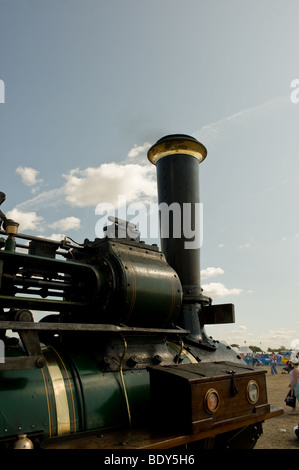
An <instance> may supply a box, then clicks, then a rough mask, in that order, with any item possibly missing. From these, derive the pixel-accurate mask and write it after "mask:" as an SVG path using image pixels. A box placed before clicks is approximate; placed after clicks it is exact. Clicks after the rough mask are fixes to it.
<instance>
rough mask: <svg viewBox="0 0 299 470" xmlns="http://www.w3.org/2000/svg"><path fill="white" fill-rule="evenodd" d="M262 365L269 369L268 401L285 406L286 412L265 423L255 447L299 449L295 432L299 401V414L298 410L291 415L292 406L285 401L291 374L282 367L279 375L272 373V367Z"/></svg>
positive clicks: (267, 376)
mask: <svg viewBox="0 0 299 470" xmlns="http://www.w3.org/2000/svg"><path fill="white" fill-rule="evenodd" d="M262 367H263V369H266V370H267V375H266V381H267V390H268V402H269V403H270V404H271V405H272V406H278V407H280V408H283V409H284V414H283V415H281V416H277V417H276V418H272V419H268V420H267V421H265V422H264V423H263V434H262V436H261V437H260V438H259V440H258V441H257V444H256V446H255V449H299V440H298V439H297V438H296V435H295V433H294V427H295V426H296V425H297V424H298V423H299V403H298V402H297V410H298V414H297V412H296V414H294V415H291V414H290V412H291V408H290V407H288V406H285V402H284V398H285V396H286V394H287V393H288V390H289V388H288V385H289V375H288V374H287V373H286V374H283V373H282V368H281V367H278V368H277V372H278V374H277V375H271V372H270V367H265V366H262Z"/></svg>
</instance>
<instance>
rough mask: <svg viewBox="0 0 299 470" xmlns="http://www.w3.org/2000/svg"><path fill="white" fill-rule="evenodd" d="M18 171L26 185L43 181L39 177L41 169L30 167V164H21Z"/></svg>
mask: <svg viewBox="0 0 299 470" xmlns="http://www.w3.org/2000/svg"><path fill="white" fill-rule="evenodd" d="M16 172H17V173H18V174H19V175H20V176H21V178H22V181H23V183H24V184H26V186H34V185H36V184H38V183H41V182H42V181H43V180H42V179H37V176H38V174H39V171H38V170H35V169H34V168H30V167H28V166H24V167H22V166H19V167H18V168H17V169H16Z"/></svg>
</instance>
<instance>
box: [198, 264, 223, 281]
mask: <svg viewBox="0 0 299 470" xmlns="http://www.w3.org/2000/svg"><path fill="white" fill-rule="evenodd" d="M223 273H224V271H223V269H222V268H215V267H212V266H211V267H208V268H206V269H202V270H201V272H200V275H201V279H208V278H209V277H213V276H217V275H218V274H223Z"/></svg>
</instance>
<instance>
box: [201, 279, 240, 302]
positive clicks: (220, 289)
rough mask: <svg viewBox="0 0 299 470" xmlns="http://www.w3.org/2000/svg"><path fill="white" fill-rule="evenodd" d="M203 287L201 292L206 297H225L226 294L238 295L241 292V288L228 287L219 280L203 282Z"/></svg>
mask: <svg viewBox="0 0 299 470" xmlns="http://www.w3.org/2000/svg"><path fill="white" fill-rule="evenodd" d="M201 287H202V289H203V294H204V295H207V296H208V297H212V298H214V297H225V296H227V295H239V294H241V292H242V289H236V288H233V289H228V288H227V287H225V285H224V284H222V283H221V282H211V283H210V284H204V285H202V286H201Z"/></svg>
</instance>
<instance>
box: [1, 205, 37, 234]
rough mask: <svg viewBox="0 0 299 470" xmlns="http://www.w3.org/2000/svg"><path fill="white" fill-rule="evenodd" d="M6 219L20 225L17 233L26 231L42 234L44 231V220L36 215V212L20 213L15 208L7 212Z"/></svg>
mask: <svg viewBox="0 0 299 470" xmlns="http://www.w3.org/2000/svg"><path fill="white" fill-rule="evenodd" d="M6 217H7V218H8V219H12V220H14V221H15V222H18V223H19V224H20V226H19V232H24V231H26V230H34V231H37V232H42V231H43V230H44V218H43V217H41V216H39V215H37V214H36V212H33V211H32V212H22V211H20V210H19V209H17V208H15V209H12V210H11V211H9V212H7V214H6Z"/></svg>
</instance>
